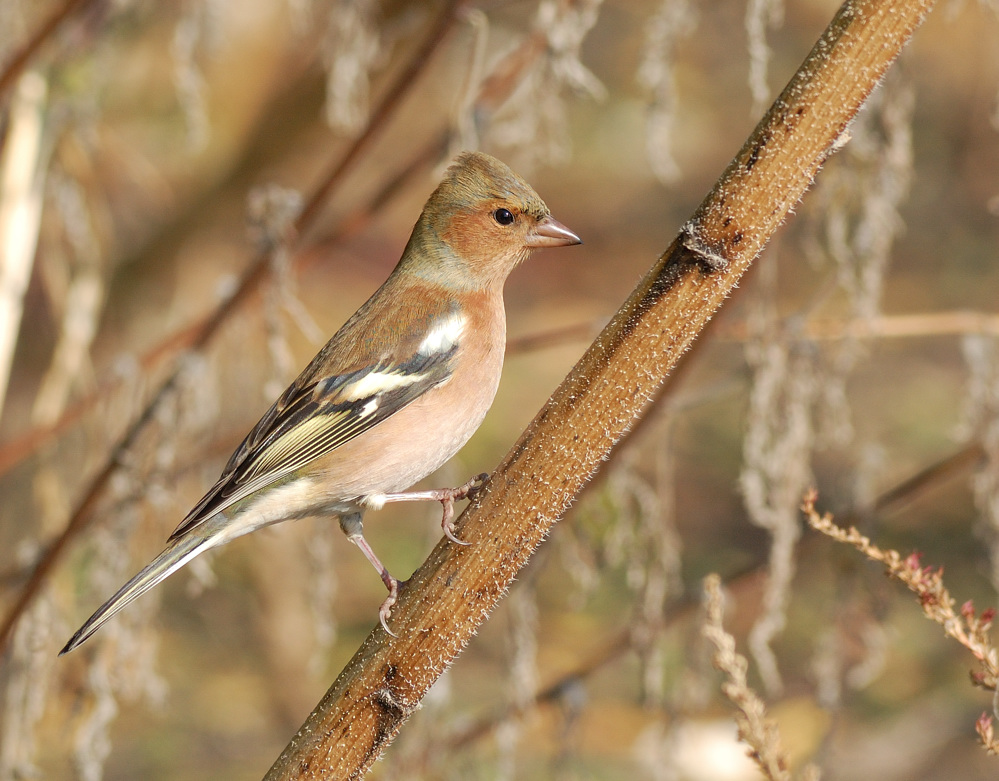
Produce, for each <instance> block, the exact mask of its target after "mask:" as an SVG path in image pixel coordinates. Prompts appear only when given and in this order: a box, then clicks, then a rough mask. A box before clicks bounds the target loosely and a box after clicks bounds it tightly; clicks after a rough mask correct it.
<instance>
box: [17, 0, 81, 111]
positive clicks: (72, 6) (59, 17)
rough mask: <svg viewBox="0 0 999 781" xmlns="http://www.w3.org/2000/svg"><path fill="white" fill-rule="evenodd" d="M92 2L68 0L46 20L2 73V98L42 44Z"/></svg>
mask: <svg viewBox="0 0 999 781" xmlns="http://www.w3.org/2000/svg"><path fill="white" fill-rule="evenodd" d="M90 2H91V0H66V2H65V3H63V4H62V6H60V7H59V8H58V9H56V10H55V11H54V12H53V13H52V15H51V16H50V17H49V18H48V19H46V20H45V22H44V23H43V24H42V25H41V27H39V28H38V29H37V30H36V31H35V34H34V35H33V36H31V38H29V39H28V41H27V43H25V44H24V46H22V47H21V48H20V49H19V50H18V51H17V52H16V53H15V54H14V56H13V57H11V58H10V60H9V61H8V62H7V64H6V65H4V67H3V71H0V98H2V97H3V94H4V93H5V92H6V91H7V90H8V89H10V86H11V85H12V84H13V83H14V82H15V81H16V80H17V77H18V76H20V75H21V72H22V71H23V70H24V69H25V68H26V67H27V65H28V63H29V62H31V58H32V57H34V56H35V54H36V53H37V52H38V50H39V49H40V48H41V47H42V44H43V43H45V42H46V41H47V40H48V39H49V38H50V37H51V36H52V35H53V34H54V33H55V31H56V30H58V29H59V28H60V27H61V26H62V23H63V22H65V21H66V20H67V19H69V18H70V17H71V16H72V15H73V14H75V13H76V12H77V11H79V10H81V9H82V8H84V7H86V6H87V5H89V4H90Z"/></svg>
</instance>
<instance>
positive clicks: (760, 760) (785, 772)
mask: <svg viewBox="0 0 999 781" xmlns="http://www.w3.org/2000/svg"><path fill="white" fill-rule="evenodd" d="M704 593H705V598H706V605H705V607H706V616H705V620H704V629H703V633H704V637H705V638H707V640H708V641H709V642H710V643H711V644H712V645H713V646H714V647H715V653H714V656H713V657H712V662H713V663H714V666H715V668H716V669H718V670H719V671H720V672H721V673H723V674H724V676H725V682H724V683H723V684H722V692H723V693H724V694H725V696H726V697H728V699H729V701H730V702H731V703H732V704H733V705H735V707H736V708H737V711H736V716H735V723H736V725H737V726H738V727H739V739H740V740H741V741H743V742H744V743H746V744H747V745H749V747H750V749H751V751H750V752H749V756H750V757H751V758H752V760H753V761H754V762H756V764H757V765H758V766H759V768H760V770H761V771H762V772H763V775H764V776H765V777H766V778H768V779H771V781H791V771H790V770H789V769H788V761H787V754H786V752H785V751H784V748H783V747H782V746H781V742H780V734H779V733H778V732H777V725H776V724H775V723H774V721H773V719H771V718H770V717H769V716H767V708H766V704H765V703H764V702H763V700H761V699H760V697H759V695H757V694H756V692H754V691H753V690H752V689H751V688H750V687H749V684H748V682H747V680H746V672H747V671H748V669H749V662H748V661H747V660H746V657H745V656H742V654H740V653H738V652H737V651H736V650H735V638H734V637H732V635H730V634H729V633H728V632H726V631H725V627H724V626H723V624H722V614H723V613H724V600H723V599H722V588H721V578H720V577H718V575H709V576H708V577H706V578H705V579H704Z"/></svg>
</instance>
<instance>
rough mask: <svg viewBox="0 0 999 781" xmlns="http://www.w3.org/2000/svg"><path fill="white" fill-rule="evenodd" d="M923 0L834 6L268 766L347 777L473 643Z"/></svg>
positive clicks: (282, 775) (838, 128)
mask: <svg viewBox="0 0 999 781" xmlns="http://www.w3.org/2000/svg"><path fill="white" fill-rule="evenodd" d="M931 5H932V2H931V1H930V0H896V1H893V2H888V1H887V0H880V2H875V1H874V0H866V1H864V0H858V2H847V3H846V4H845V5H844V6H843V7H842V8H841V9H840V11H839V12H838V13H837V14H836V16H835V18H834V19H833V21H832V23H831V24H830V26H829V27H828V29H827V30H826V32H825V33H824V34H823V36H822V38H821V39H820V41H819V42H818V44H817V45H816V46H815V48H814V49H813V50H812V52H811V53H810V54H809V56H808V58H807V59H806V61H805V63H804V64H803V66H802V67H801V68H800V69H799V71H798V72H797V73H796V74H795V76H794V78H793V79H792V81H791V83H790V84H789V85H788V87H787V88H786V89H785V90H784V92H783V93H782V94H781V96H780V98H779V99H778V100H777V102H776V103H775V104H774V106H773V107H772V108H771V109H770V111H769V112H768V113H767V115H766V116H765V117H764V119H763V120H762V122H761V123H760V125H759V126H758V127H757V129H756V130H755V131H754V133H753V135H752V136H751V137H750V139H749V140H748V142H747V143H746V145H745V146H744V147H743V149H742V150H741V151H740V152H739V154H738V155H737V156H736V158H735V159H734V160H733V161H732V163H731V164H730V165H729V167H728V169H727V170H726V171H725V173H724V174H723V175H722V178H721V180H720V181H719V183H718V184H717V185H716V187H715V188H714V189H713V190H712V192H711V193H710V194H709V195H708V197H707V198H706V199H705V201H704V202H703V203H702V204H701V206H700V207H699V208H698V210H697V211H696V213H695V214H694V216H693V218H692V219H691V220H690V221H689V222H688V223H687V224H686V225H685V226H684V228H683V230H682V232H681V234H680V236H678V237H677V239H676V240H674V242H673V244H672V245H671V247H670V248H669V249H668V250H667V251H666V253H664V255H663V256H662V257H661V258H660V259H659V261H658V262H657V263H656V264H655V265H654V266H653V268H652V269H651V270H650V271H649V273H648V275H647V276H646V277H645V279H644V280H643V281H642V282H641V283H640V285H639V287H638V288H637V289H636V290H635V291H634V293H633V294H632V295H631V296H630V297H629V299H628V300H627V301H626V302H625V304H624V305H623V306H622V308H621V309H620V310H619V311H618V313H617V315H616V316H615V317H614V319H613V320H612V321H611V323H610V324H609V325H608V326H607V328H606V329H604V331H603V332H602V333H601V335H600V336H599V337H598V338H597V340H596V342H595V343H594V344H593V345H592V346H591V347H590V349H589V350H588V351H587V352H586V354H585V355H584V356H583V358H582V359H581V360H580V361H579V363H578V364H577V365H576V366H575V367H574V369H573V370H572V372H571V373H570V375H569V376H568V377H567V378H566V380H565V381H564V382H563V383H562V385H560V386H559V388H558V389H557V390H556V392H555V393H554V395H553V396H552V398H551V400H550V401H549V402H548V404H547V405H546V406H545V408H544V409H543V410H541V412H540V413H539V414H538V416H537V417H536V418H535V419H534V421H533V422H532V423H531V425H530V426H529V427H528V429H527V431H526V432H525V433H524V435H523V436H522V437H521V439H520V441H519V442H518V443H517V444H516V445H515V447H514V449H513V450H512V451H511V452H510V453H509V454H508V455H507V457H506V458H505V459H504V460H503V462H502V463H501V464H500V466H499V467H498V468H497V470H496V472H495V473H494V474H493V476H492V478H491V480H490V481H489V483H488V484H487V486H486V488H485V489H484V491H483V493H482V494H481V495H480V496H479V497H477V498H476V501H475V502H474V503H473V505H472V506H471V507H470V508H469V509H468V510H467V511H466V512H465V513H464V515H463V517H462V519H461V521H460V523H459V526H458V533H459V535H460V536H461V538H462V539H464V540H466V541H468V542H470V543H471V544H470V545H468V546H457V545H452V544H449V543H447V542H446V541H445V543H443V544H440V545H438V546H437V548H435V550H434V551H433V553H432V554H431V555H430V557H429V558H428V559H427V561H426V562H425V563H424V564H423V566H422V567H420V569H419V570H417V572H416V573H414V575H413V577H412V578H411V580H410V581H409V584H408V586H407V587H406V588H405V589H404V590H403V592H402V594H401V596H400V599H399V602H398V604H397V605H396V608H395V609H394V618H393V621H394V627H395V628H396V630H397V631H398V633H399V637H397V638H392V637H390V636H388V635H387V634H386V633H385V632H384V631H382V630H381V629H376V630H375V631H374V632H373V633H372V634H371V635H370V636H369V637H368V638H367V640H365V642H364V643H363V644H362V646H361V647H360V649H359V650H358V651H357V653H356V654H355V655H354V657H353V659H352V660H351V661H350V662H349V663H348V665H347V667H346V668H345V669H344V670H343V672H342V673H341V674H340V676H339V677H338V678H337V680H336V682H335V683H334V684H333V686H332V687H331V688H330V690H329V691H328V692H327V694H326V696H325V697H324V698H323V700H322V701H321V702H320V703H319V704H318V705H317V706H316V709H315V710H314V711H313V713H312V714H311V715H310V717H309V718H308V720H307V721H306V722H305V724H304V725H303V726H302V728H301V729H300V730H299V732H298V734H297V735H295V737H294V738H293V739H292V741H291V743H290V744H289V745H288V747H287V748H286V749H285V750H284V751H283V752H282V754H281V756H280V757H278V759H277V761H276V762H275V764H274V766H273V767H272V768H271V770H270V772H269V773H268V774H267V779H268V780H269V781H278V780H279V779H282V780H285V779H319V778H323V779H343V778H357V777H359V776H360V775H362V774H363V773H364V772H365V771H366V770H367V768H369V767H370V766H371V764H372V763H373V762H374V761H375V760H376V759H377V758H378V756H379V755H380V754H381V752H382V751H383V750H384V748H385V746H386V745H387V744H388V743H389V742H390V741H391V740H392V738H393V737H394V736H395V734H396V733H397V732H398V730H399V728H400V726H401V725H402V723H403V722H404V721H405V720H406V719H407V718H408V717H409V715H410V714H411V713H412V712H413V711H414V710H415V709H416V708H417V707H418V706H419V703H420V700H421V699H422V697H423V696H424V694H426V692H427V690H428V689H429V688H430V686H431V685H432V684H433V683H434V681H436V680H437V678H438V677H439V676H440V675H441V673H442V672H443V671H444V670H445V669H446V668H447V667H448V666H449V665H450V664H451V663H452V662H453V660H454V658H455V657H456V656H457V654H458V653H459V652H460V650H461V649H462V648H463V647H464V646H465V645H466V644H467V643H468V642H469V640H470V639H471V637H472V635H473V634H474V633H475V631H476V629H477V627H478V626H479V625H480V624H481V623H482V622H483V621H485V619H486V618H487V616H488V615H489V613H490V612H491V610H492V609H493V608H494V607H495V605H496V603H497V602H498V601H499V599H500V598H501V597H502V595H503V594H504V593H505V591H506V590H507V589H508V588H509V586H510V584H511V582H512V580H513V579H514V577H515V576H516V574H517V572H519V570H520V568H521V567H522V566H523V565H524V564H525V563H526V562H527V560H528V558H529V557H530V555H531V553H532V552H533V551H534V549H535V548H536V547H537V546H538V545H539V544H540V543H541V541H542V540H543V539H544V537H545V536H546V535H547V534H548V533H549V531H550V530H551V528H552V526H553V525H554V523H555V521H556V520H557V519H558V518H559V517H560V516H561V515H562V513H563V512H565V510H566V508H567V507H568V506H569V504H570V503H571V502H572V501H573V499H574V498H575V496H576V495H577V494H578V493H579V491H580V490H581V489H582V486H583V485H584V484H585V483H586V481H587V480H588V479H589V478H590V476H591V475H592V474H593V473H594V472H595V471H596V470H597V468H598V467H599V466H600V464H601V463H602V461H603V460H604V459H606V458H607V456H608V455H609V454H610V451H611V449H612V448H613V447H614V444H615V443H616V442H617V441H618V440H619V439H620V438H621V436H622V435H623V434H624V432H625V431H627V429H628V428H629V427H630V426H631V425H633V424H634V422H635V420H636V419H637V418H638V417H639V415H640V414H641V412H642V410H643V408H644V406H645V403H646V401H647V400H648V399H649V398H650V397H651V396H652V395H653V394H654V393H655V392H656V389H657V388H658V387H659V385H660V384H661V383H662V381H663V380H664V378H665V377H666V375H667V374H668V373H669V371H670V370H671V369H672V368H673V366H674V365H675V364H676V362H677V360H678V359H679V357H680V355H681V354H682V353H683V352H684V350H686V349H687V348H688V347H689V346H690V344H691V342H692V341H693V340H694V338H695V337H696V335H697V334H698V333H699V332H700V331H701V330H702V329H703V327H704V325H705V324H706V323H707V321H708V320H709V319H710V317H711V316H712V315H713V314H714V312H715V311H716V310H717V308H718V307H719V306H720V305H721V303H722V301H723V300H724V298H725V296H727V295H728V294H729V293H730V291H731V290H732V288H733V287H734V286H735V284H736V283H737V281H738V280H739V278H740V276H741V275H742V273H743V272H744V271H745V270H746V269H747V268H748V267H749V265H750V263H751V262H752V261H753V259H754V258H755V257H756V255H757V254H758V253H759V252H760V250H761V249H762V248H763V246H764V244H765V243H766V241H767V240H768V239H769V238H770V236H771V235H772V234H773V232H774V231H775V230H776V229H777V227H778V226H779V225H780V223H781V221H782V220H783V219H784V218H785V216H786V215H787V213H788V212H789V210H790V209H791V208H792V207H793V206H794V204H795V203H797V201H798V200H799V198H800V197H801V195H802V194H803V193H804V191H805V190H806V189H807V187H808V186H809V184H810V183H811V181H812V178H813V176H814V175H815V173H816V172H817V171H818V169H819V167H820V166H821V164H822V163H823V162H824V161H825V159H826V158H827V157H828V156H829V155H830V154H831V153H832V152H833V151H835V149H836V146H837V143H838V142H839V141H841V140H842V138H844V131H845V129H846V127H847V125H848V124H849V122H850V120H851V119H852V118H853V116H854V115H855V114H856V112H857V111H858V110H859V108H860V107H861V105H862V104H863V102H864V100H865V99H866V98H867V96H868V95H869V94H870V92H871V90H873V89H874V87H875V85H876V84H877V83H878V81H879V80H880V78H881V77H882V76H883V74H884V73H885V71H886V70H887V68H888V67H889V65H890V64H891V62H892V60H893V59H894V58H895V56H896V55H897V54H898V52H899V51H900V50H901V48H902V46H903V45H904V44H905V42H906V41H907V40H908V38H909V37H910V36H911V34H912V32H913V31H914V30H915V28H916V27H917V26H918V24H919V23H920V21H921V20H922V18H923V16H924V15H925V14H926V12H927V11H928V10H929V8H930V7H931Z"/></svg>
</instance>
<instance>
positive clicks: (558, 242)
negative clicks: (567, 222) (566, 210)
mask: <svg viewBox="0 0 999 781" xmlns="http://www.w3.org/2000/svg"><path fill="white" fill-rule="evenodd" d="M525 243H526V244H527V246H528V247H530V248H531V249H539V248H541V247H568V246H570V245H572V244H582V243H583V240H582V239H581V238H579V236H577V235H576V234H575V233H573V232H572V231H571V230H569V229H568V228H567V227H565V226H564V225H563V224H562V223H561V222H559V221H558V220H556V219H555V218H554V217H551V216H548V217H545V218H544V219H543V220H539V221H538V224H537V226H536V227H535V228H534V230H533V231H531V232H530V233H528V234H527V241H526V242H525Z"/></svg>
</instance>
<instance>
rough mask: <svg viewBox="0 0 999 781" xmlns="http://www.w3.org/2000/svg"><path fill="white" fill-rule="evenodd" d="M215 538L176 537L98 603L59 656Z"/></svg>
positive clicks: (212, 544) (212, 543)
mask: <svg viewBox="0 0 999 781" xmlns="http://www.w3.org/2000/svg"><path fill="white" fill-rule="evenodd" d="M217 544H218V540H216V539H212V538H211V535H187V536H185V537H182V538H180V539H178V540H176V541H175V542H174V543H172V544H171V545H170V546H169V547H168V548H167V549H166V550H164V551H163V552H162V553H161V554H160V555H159V556H157V557H156V558H155V559H153V560H152V562H150V563H149V564H148V565H147V566H146V567H145V568H144V569H143V570H142V571H141V572H140V573H139V574H138V575H136V576H135V577H134V578H132V579H131V580H130V581H128V583H126V584H125V585H124V586H122V587H121V588H120V589H119V590H118V593H117V594H115V595H114V596H113V597H111V599H109V600H108V601H107V602H105V603H104V604H103V605H101V606H100V607H99V608H98V609H97V612H95V613H94V614H93V615H92V616H91V617H90V618H88V619H87V620H86V622H85V623H84V624H83V626H81V627H80V628H79V629H78V630H77V632H76V634H74V635H73V636H72V637H71V638H70V639H69V642H68V643H66V645H65V647H64V648H63V649H62V650H61V651H60V652H59V655H60V656H62V655H63V654H66V653H69V652H70V651H72V650H73V649H74V648H76V647H77V646H78V645H80V644H81V643H82V642H83V641H85V640H86V639H87V638H88V637H90V636H91V635H92V634H93V633H94V632H96V631H97V630H98V629H100V628H101V627H102V626H103V625H104V623H105V622H106V621H108V620H109V619H111V618H112V617H113V616H114V615H116V614H117V613H118V611H120V610H121V609H122V608H124V607H125V606H126V605H128V604H130V603H131V602H132V600H134V599H137V598H138V597H140V596H142V595H143V594H145V593H146V592H147V591H149V589H151V588H152V587H153V586H155V585H157V584H158V583H161V582H162V581H164V580H166V579H167V578H168V577H170V576H171V575H172V574H173V573H174V572H176V571H177V570H179V569H180V568H181V567H183V566H184V565H185V564H187V562H189V561H190V560H191V559H193V558H194V557H195V556H197V555H198V554H199V553H203V552H204V551H206V550H208V549H209V548H213V547H215V545H217Z"/></svg>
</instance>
